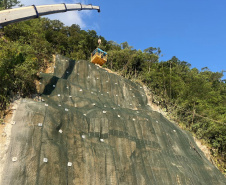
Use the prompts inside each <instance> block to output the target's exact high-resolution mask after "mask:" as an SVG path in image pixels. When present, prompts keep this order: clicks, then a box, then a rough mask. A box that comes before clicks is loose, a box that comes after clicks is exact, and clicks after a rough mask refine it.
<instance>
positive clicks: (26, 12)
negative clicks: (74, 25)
mask: <svg viewBox="0 0 226 185" xmlns="http://www.w3.org/2000/svg"><path fill="white" fill-rule="evenodd" d="M74 10H77V11H79V10H97V11H98V12H100V7H99V6H93V5H83V4H65V3H63V4H53V5H40V6H35V5H33V6H28V7H20V8H14V9H8V10H2V11H0V28H1V27H3V26H6V25H8V24H10V23H15V22H20V21H23V20H28V19H34V18H38V17H39V16H43V15H49V14H54V13H62V12H66V11H74Z"/></svg>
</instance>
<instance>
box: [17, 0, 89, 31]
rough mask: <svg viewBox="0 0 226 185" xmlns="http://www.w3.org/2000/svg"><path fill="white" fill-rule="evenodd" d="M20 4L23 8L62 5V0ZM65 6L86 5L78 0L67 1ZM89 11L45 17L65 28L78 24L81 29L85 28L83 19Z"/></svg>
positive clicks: (27, 1)
mask: <svg viewBox="0 0 226 185" xmlns="http://www.w3.org/2000/svg"><path fill="white" fill-rule="evenodd" d="M20 1H21V3H22V4H24V5H25V6H29V5H33V4H34V5H46V4H60V3H62V0H48V1H47V0H20ZM64 2H65V3H66V4H67V3H68V4H74V3H80V2H81V3H82V4H87V0H83V1H78V0H67V1H64ZM89 14H90V12H89V11H84V12H78V11H70V12H65V13H57V14H52V15H48V16H45V17H48V18H49V19H52V20H54V19H57V20H60V21H61V22H63V23H64V24H65V25H66V26H70V25H72V24H78V25H79V26H80V27H81V28H82V29H84V28H85V27H86V24H85V23H84V21H83V17H85V16H87V15H89Z"/></svg>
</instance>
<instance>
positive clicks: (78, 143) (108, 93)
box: [1, 56, 226, 185]
mask: <svg viewBox="0 0 226 185" xmlns="http://www.w3.org/2000/svg"><path fill="white" fill-rule="evenodd" d="M41 76H42V80H41V83H40V89H41V91H42V96H41V99H42V100H41V101H38V102H37V101H34V100H29V99H23V100H22V101H21V104H20V106H19V108H18V109H17V112H16V116H15V118H14V121H15V125H13V128H12V135H11V143H10V147H9V151H8V153H7V161H8V162H7V164H6V165H5V166H4V173H3V175H2V182H1V184H2V185H52V184H54V185H58V184H60V185H67V184H68V185H72V184H85V185H86V184H87V185H90V184H95V185H97V184H101V185H103V184H119V185H124V184H131V185H135V184H137V185H142V184H153V185H167V184H170V185H171V184H177V185H224V184H225V183H226V180H225V178H224V177H223V175H222V174H221V173H220V172H219V171H218V170H217V169H216V168H215V167H214V166H213V165H212V164H211V163H210V162H209V161H208V160H207V159H206V158H205V156H204V154H203V153H202V152H201V151H200V150H199V148H198V147H197V146H196V144H195V143H194V141H193V139H192V137H191V136H190V134H188V133H186V132H185V131H182V130H181V129H180V128H179V127H177V126H176V125H174V124H173V123H171V122H169V121H168V120H167V119H165V118H164V117H163V116H162V115H161V114H159V113H157V112H154V111H152V110H151V108H150V107H149V106H148V105H147V98H146V95H145V92H144V90H143V87H141V86H140V85H139V84H135V83H132V82H131V81H129V80H126V79H124V78H122V77H120V76H117V75H115V74H112V73H109V72H108V71H106V70H105V69H102V68H99V67H98V66H95V65H93V64H91V63H90V62H86V61H78V62H75V61H72V60H69V59H67V58H63V57H61V56H57V57H56V66H55V70H54V73H53V74H41Z"/></svg>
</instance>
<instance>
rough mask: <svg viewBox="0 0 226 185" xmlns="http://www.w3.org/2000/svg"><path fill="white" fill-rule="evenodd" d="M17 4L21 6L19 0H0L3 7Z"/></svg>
mask: <svg viewBox="0 0 226 185" xmlns="http://www.w3.org/2000/svg"><path fill="white" fill-rule="evenodd" d="M16 5H19V6H21V4H20V1H18V0H0V8H1V9H10V8H12V7H14V6H16Z"/></svg>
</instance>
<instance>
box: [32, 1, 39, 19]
mask: <svg viewBox="0 0 226 185" xmlns="http://www.w3.org/2000/svg"><path fill="white" fill-rule="evenodd" d="M32 6H33V7H34V9H35V12H36V18H39V13H38V10H37V8H36V6H35V5H34V4H33V5H32Z"/></svg>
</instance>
